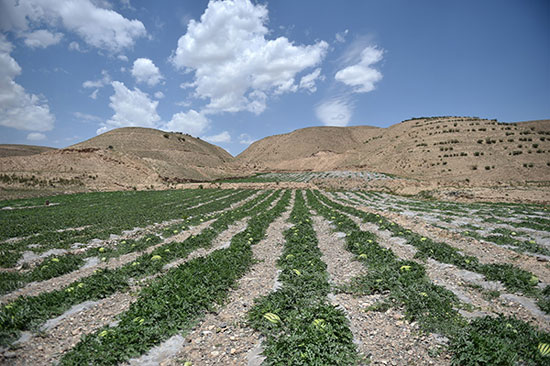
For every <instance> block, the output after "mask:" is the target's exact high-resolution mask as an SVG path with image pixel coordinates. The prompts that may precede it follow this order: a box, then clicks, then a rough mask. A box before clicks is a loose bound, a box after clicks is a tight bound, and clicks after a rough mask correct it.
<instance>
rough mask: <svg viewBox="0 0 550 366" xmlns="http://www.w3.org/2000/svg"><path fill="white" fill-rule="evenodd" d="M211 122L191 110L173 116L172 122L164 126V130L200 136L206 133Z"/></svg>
mask: <svg viewBox="0 0 550 366" xmlns="http://www.w3.org/2000/svg"><path fill="white" fill-rule="evenodd" d="M209 123H210V121H208V118H206V117H205V116H204V114H202V113H199V112H197V111H195V110H194V109H191V110H189V111H188V112H187V113H185V112H179V113H176V114H174V115H173V116H172V119H171V120H170V122H167V123H166V124H164V126H162V129H163V130H169V131H179V132H185V133H188V134H190V135H192V136H198V135H200V134H201V133H202V132H204V131H205V130H206V129H207V127H208V124H209Z"/></svg>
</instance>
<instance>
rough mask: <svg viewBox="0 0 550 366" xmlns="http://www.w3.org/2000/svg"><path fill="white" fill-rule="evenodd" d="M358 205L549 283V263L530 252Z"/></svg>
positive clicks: (485, 260)
mask: <svg viewBox="0 0 550 366" xmlns="http://www.w3.org/2000/svg"><path fill="white" fill-rule="evenodd" d="M327 197H328V196H327ZM340 203H341V204H343V205H347V206H349V204H348V203H346V202H342V201H340ZM355 208H356V209H358V210H361V211H364V212H369V213H373V214H378V215H380V216H383V217H385V218H386V219H388V220H390V221H393V222H395V223H396V224H398V225H400V226H402V227H403V228H405V229H408V230H411V231H413V232H416V233H418V234H420V235H422V236H425V237H427V238H430V239H432V240H434V241H436V242H438V241H439V242H445V243H447V244H449V245H451V246H453V247H455V248H457V249H459V250H460V251H461V252H462V253H464V254H466V255H471V256H474V257H477V258H478V259H479V261H480V263H482V264H486V263H509V264H512V265H514V266H517V267H519V268H521V269H524V270H526V271H529V272H531V273H533V274H534V275H535V276H537V277H538V278H539V279H540V280H541V281H542V282H544V283H546V284H548V283H550V269H549V268H548V267H547V264H546V263H544V262H540V261H538V260H537V259H536V258H533V257H531V256H529V255H525V254H522V253H517V252H514V251H512V250H509V249H506V248H504V247H501V246H499V245H497V244H492V243H487V242H480V241H478V240H476V239H473V238H464V237H462V236H461V235H460V234H457V233H452V232H450V231H448V230H444V229H441V228H438V227H435V226H433V225H430V224H427V223H425V222H423V221H422V220H416V219H414V218H411V217H406V216H404V215H401V214H399V213H394V212H387V211H379V210H375V209H372V208H371V207H367V206H355Z"/></svg>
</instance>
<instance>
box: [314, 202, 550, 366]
mask: <svg viewBox="0 0 550 366" xmlns="http://www.w3.org/2000/svg"><path fill="white" fill-rule="evenodd" d="M321 201H322V202H323V203H321ZM308 202H309V204H310V205H311V206H312V207H313V208H314V209H315V210H317V212H318V213H320V214H321V215H323V216H324V217H325V218H327V219H328V220H331V221H332V222H333V224H334V225H335V226H336V228H337V230H339V231H341V232H344V233H346V245H347V249H348V250H349V251H350V252H352V253H353V254H354V255H355V256H356V259H357V260H359V261H361V262H362V263H363V264H364V265H365V266H366V267H367V268H368V273H367V274H366V275H364V276H360V277H358V278H355V279H354V280H353V281H352V283H351V284H350V285H349V286H347V287H346V288H345V289H344V291H346V292H351V293H354V294H356V295H370V294H376V293H381V294H387V297H386V298H385V300H383V301H382V302H380V303H378V304H376V305H375V306H373V307H371V310H373V311H385V310H386V309H388V308H389V307H403V308H404V311H405V315H406V317H407V318H408V320H410V321H417V322H418V324H419V325H420V326H421V328H422V329H423V330H424V331H427V332H437V333H439V334H443V335H445V336H447V337H448V338H449V339H450V343H449V350H450V351H451V353H452V364H453V365H466V366H469V365H472V366H473V365H482V364H483V365H510V366H512V365H516V364H517V363H520V364H522V365H532V366H535V365H542V364H543V362H545V361H547V360H546V359H545V358H544V355H543V354H542V352H541V351H540V350H539V347H542V346H541V345H544V344H548V343H549V342H550V334H548V333H544V332H542V331H539V330H537V329H535V328H534V327H532V326H531V325H529V324H528V323H525V322H523V321H521V320H518V319H516V318H514V317H504V316H498V317H496V318H493V317H490V316H486V317H482V318H478V319H475V320H473V321H471V322H470V323H468V322H467V320H466V319H464V318H463V317H462V316H461V315H460V314H459V312H458V311H457V310H456V309H457V308H460V307H464V305H463V304H461V303H460V302H459V300H458V299H457V298H456V296H455V295H454V294H453V293H452V292H450V291H448V290H446V289H444V288H442V287H440V286H437V285H435V284H433V283H431V281H430V280H429V278H428V276H427V275H426V271H425V268H424V267H423V266H422V265H421V264H419V263H417V262H413V261H405V260H400V259H399V258H397V257H396V256H395V254H394V253H393V252H392V251H391V250H389V249H385V248H382V247H381V246H380V245H379V244H378V243H377V241H376V236H375V235H374V234H372V233H370V232H366V231H361V230H360V229H359V227H358V226H357V224H355V222H353V220H351V219H350V218H349V217H348V216H347V215H345V214H343V213H342V212H346V211H349V210H347V209H346V207H347V206H342V205H339V204H336V203H332V202H331V201H329V200H327V199H326V197H324V196H323V195H320V194H313V193H312V192H308ZM389 225H390V226H392V225H391V224H389Z"/></svg>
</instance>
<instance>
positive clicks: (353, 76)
mask: <svg viewBox="0 0 550 366" xmlns="http://www.w3.org/2000/svg"><path fill="white" fill-rule="evenodd" d="M383 54H384V52H383V51H382V50H380V49H378V48H376V47H372V46H367V47H365V48H364V49H363V50H362V51H361V54H360V56H359V61H358V62H357V63H355V64H354V65H351V66H348V67H345V68H343V69H342V70H339V71H338V72H337V73H336V75H334V78H335V79H336V80H337V81H340V82H342V83H344V84H346V85H348V86H351V87H353V91H354V92H355V93H368V92H370V91H373V90H374V89H375V85H374V84H375V83H376V82H378V81H380V80H382V74H381V73H380V71H378V70H376V69H374V68H373V67H372V65H373V64H375V63H377V62H379V61H381V60H382V56H383Z"/></svg>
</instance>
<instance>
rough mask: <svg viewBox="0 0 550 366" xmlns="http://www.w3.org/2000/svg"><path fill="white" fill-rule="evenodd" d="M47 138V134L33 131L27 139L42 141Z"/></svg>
mask: <svg viewBox="0 0 550 366" xmlns="http://www.w3.org/2000/svg"><path fill="white" fill-rule="evenodd" d="M45 139H46V135H44V134H43V133H40V132H31V133H29V134H28V135H27V140H29V141H41V140H45Z"/></svg>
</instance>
